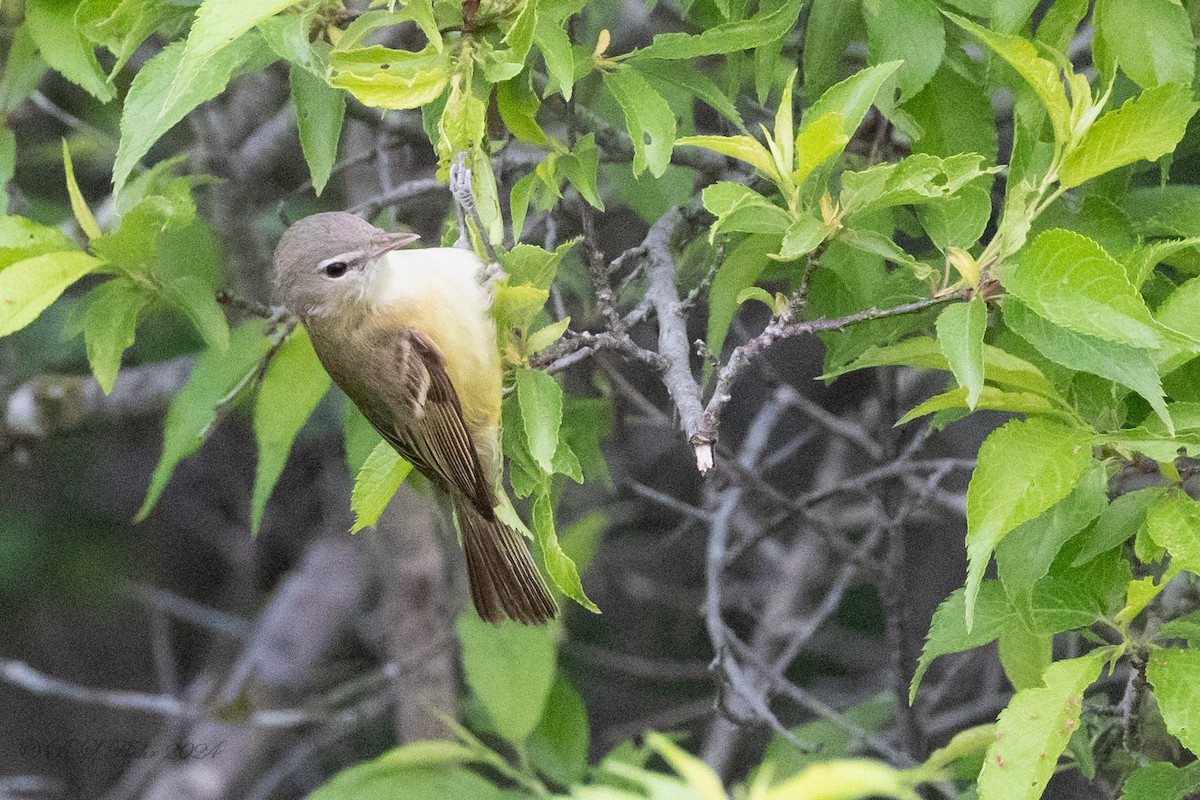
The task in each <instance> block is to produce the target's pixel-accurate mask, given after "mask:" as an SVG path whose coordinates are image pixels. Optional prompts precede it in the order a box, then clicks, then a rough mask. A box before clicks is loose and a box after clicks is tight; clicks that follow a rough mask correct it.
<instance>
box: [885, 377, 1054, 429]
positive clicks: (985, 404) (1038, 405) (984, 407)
mask: <svg viewBox="0 0 1200 800" xmlns="http://www.w3.org/2000/svg"><path fill="white" fill-rule="evenodd" d="M951 408H965V409H968V410H981V411H1008V412H1010V413H1013V414H1028V415H1030V416H1056V417H1059V418H1062V419H1064V420H1066V419H1069V418H1067V417H1065V415H1064V414H1063V412H1062V410H1061V409H1059V408H1057V407H1056V406H1055V405H1054V404H1052V403H1051V402H1050V401H1049V400H1047V399H1046V398H1045V397H1043V396H1042V395H1039V394H1030V393H1029V392H1005V391H1001V390H1000V389H997V388H996V387H994V386H984V387H983V391H981V392H980V393H979V398H978V399H977V400H976V401H975V406H974V408H971V407H970V406H968V405H967V390H966V389H965V388H958V389H951V390H950V391H948V392H943V393H941V394H938V395H934V396H933V397H931V398H929V399H928V400H926V401H925V402H923V403H921V404H920V405H918V406H917V407H916V408H913V409H912V410H911V411H909V412H908V413H907V414H905V415H904V416H903V417H901V418H900V419H898V420H897V421H896V424H897V425H904V424H906V423H909V422H912V421H913V420H914V419H919V418H921V417H923V416H926V415H927V414H934V413H936V412H938V411H945V410H947V409H951Z"/></svg>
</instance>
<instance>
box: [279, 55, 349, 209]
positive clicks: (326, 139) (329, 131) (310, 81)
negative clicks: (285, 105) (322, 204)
mask: <svg viewBox="0 0 1200 800" xmlns="http://www.w3.org/2000/svg"><path fill="white" fill-rule="evenodd" d="M289 77H290V83H291V88H292V102H293V103H294V104H295V106H296V126H297V127H298V128H299V130H300V148H301V150H303V152H304V160H305V161H306V162H308V172H309V174H310V175H311V176H312V183H313V191H315V192H316V193H317V194H318V195H320V194H321V192H322V191H323V190H324V189H325V184H326V183H328V181H329V175H330V174H331V173H332V172H333V164H334V162H335V161H337V152H338V139H340V138H341V135H342V118H343V117H344V116H345V114H346V96H345V95H344V94H343V93H342V92H340V91H339V90H337V89H334V88H333V87H331V86H330V85H329V84H328V83H326V82H325V79H324V78H321V77H317V76H316V75H313V74H312V73H311V72H308V71H307V70H305V69H301V68H300V67H297V66H294V65H293V66H292V69H291V71H290V73H289Z"/></svg>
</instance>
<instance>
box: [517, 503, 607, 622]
mask: <svg viewBox="0 0 1200 800" xmlns="http://www.w3.org/2000/svg"><path fill="white" fill-rule="evenodd" d="M533 532H534V538H535V539H536V540H537V545H538V549H540V550H541V551H542V563H543V564H544V565H545V567H546V573H547V574H548V575H549V576H550V579H551V580H552V581H554V585H555V586H557V587H558V589H559V591H561V592H562V593H563V594H565V595H566V596H567V597H569V598H571V599H572V600H574V601H575V602H577V603H579V605H581V606H583V607H584V608H586V609H587V610H588V611H591V612H592V613H594V614H599V613H600V609H599V608H598V607H597V606H596V604H595V603H593V602H592V601H591V600H590V599H589V598H588V596H587V594H586V593H585V592H584V591H583V581H582V580H580V577H579V569H578V568H577V567H576V566H575V562H574V561H572V560H571V557H570V556H568V555H567V553H566V551H565V550H563V549H562V546H561V545H560V544H559V542H558V534H557V532H556V531H555V527H554V509H553V506H552V504H551V500H550V494H549V492H548V489H547V486H546V484H545V482H543V485H542V490H541V491H540V492H539V493H538V496H537V498H536V499H535V500H534V503H533Z"/></svg>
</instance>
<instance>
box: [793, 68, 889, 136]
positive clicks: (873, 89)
mask: <svg viewBox="0 0 1200 800" xmlns="http://www.w3.org/2000/svg"><path fill="white" fill-rule="evenodd" d="M900 66H901V64H900V62H899V61H889V62H887V63H886V64H877V65H875V66H873V67H867V68H866V69H864V70H860V71H858V72H856V73H854V74H853V75H851V76H850V77H849V78H846V80H844V81H841V82H840V83H837V84H834V85H833V86H831V87H829V89H827V90H826V91H825V93H824V94H822V95H821V97H820V98H819V99H818V100H817V102H815V103H813V104H812V105H811V106H809V107H808V108H807V109H806V110H805V112H804V117H803V118H802V119H801V120H800V132H803V131H805V130H806V129H807V128H808V126H809V125H812V124H814V123H815V122H816V121H817V120H819V119H821V118H822V117H824V116H825V115H826V114H829V113H831V112H835V111H836V112H837V113H839V114H841V115H842V126H843V127H842V132H843V133H845V134H846V136H848V137H852V136H854V132H855V131H857V130H858V126H859V125H861V124H862V121H863V118H864V117H866V116H867V112H868V111H870V109H871V105H872V104H873V103H874V102H875V97H876V95H878V94H879V90H880V89H881V88H883V85H884V83H886V82H887V80H888V79H889V78H891V77H892V75H893V74H895V72H896V70H898V69H900Z"/></svg>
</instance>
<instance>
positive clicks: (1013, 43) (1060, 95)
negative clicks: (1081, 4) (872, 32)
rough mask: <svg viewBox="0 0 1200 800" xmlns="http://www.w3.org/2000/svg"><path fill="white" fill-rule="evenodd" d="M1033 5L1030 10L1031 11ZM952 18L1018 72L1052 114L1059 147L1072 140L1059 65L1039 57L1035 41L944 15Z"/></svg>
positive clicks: (1068, 104) (1067, 106) (1051, 118)
mask: <svg viewBox="0 0 1200 800" xmlns="http://www.w3.org/2000/svg"><path fill="white" fill-rule="evenodd" d="M1032 5H1033V4H1032V3H1031V4H1030V7H1031V8H1032ZM942 13H944V14H945V15H946V16H947V17H949V18H950V19H952V20H953V21H954V22H955V23H956V24H957V25H958V26H959V27H961V28H962V29H963V30H965V31H967V32H968V33H971V34H974V36H975V37H976V38H977V39H979V40H980V41H981V42H983V43H984V44H985V45H987V46H988V47H989V48H991V49H992V51H993V52H995V53H996V54H997V55H999V56H1000V57H1001V58H1003V59H1004V60H1005V61H1007V62H1008V63H1009V65H1010V66H1012V68H1013V69H1015V70H1016V71H1017V74H1019V75H1020V76H1021V77H1022V78H1023V79H1024V80H1025V82H1026V83H1028V84H1029V86H1030V88H1032V89H1033V91H1034V93H1035V94H1037V96H1038V99H1039V100H1041V102H1042V105H1043V106H1045V108H1046V111H1047V113H1049V115H1050V124H1051V126H1053V128H1054V140H1055V141H1056V142H1058V143H1059V144H1060V145H1065V144H1066V143H1067V142H1069V141H1071V105H1070V103H1069V102H1068V101H1067V93H1066V89H1065V88H1064V86H1063V82H1062V78H1060V77H1059V68H1058V65H1057V64H1055V63H1054V62H1053V61H1049V60H1047V59H1044V58H1042V57H1041V56H1039V55H1038V51H1037V48H1036V47H1035V46H1034V45H1033V43H1032V42H1029V41H1027V40H1025V39H1022V38H1021V37H1019V36H1009V35H1007V34H1003V33H996V32H995V31H989V30H988V29H987V28H984V27H981V26H979V25H976V24H975V23H974V22H971V21H970V20H968V19H965V18H963V17H960V16H958V15H957V14H951V13H950V12H948V11H945V12H942Z"/></svg>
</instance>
